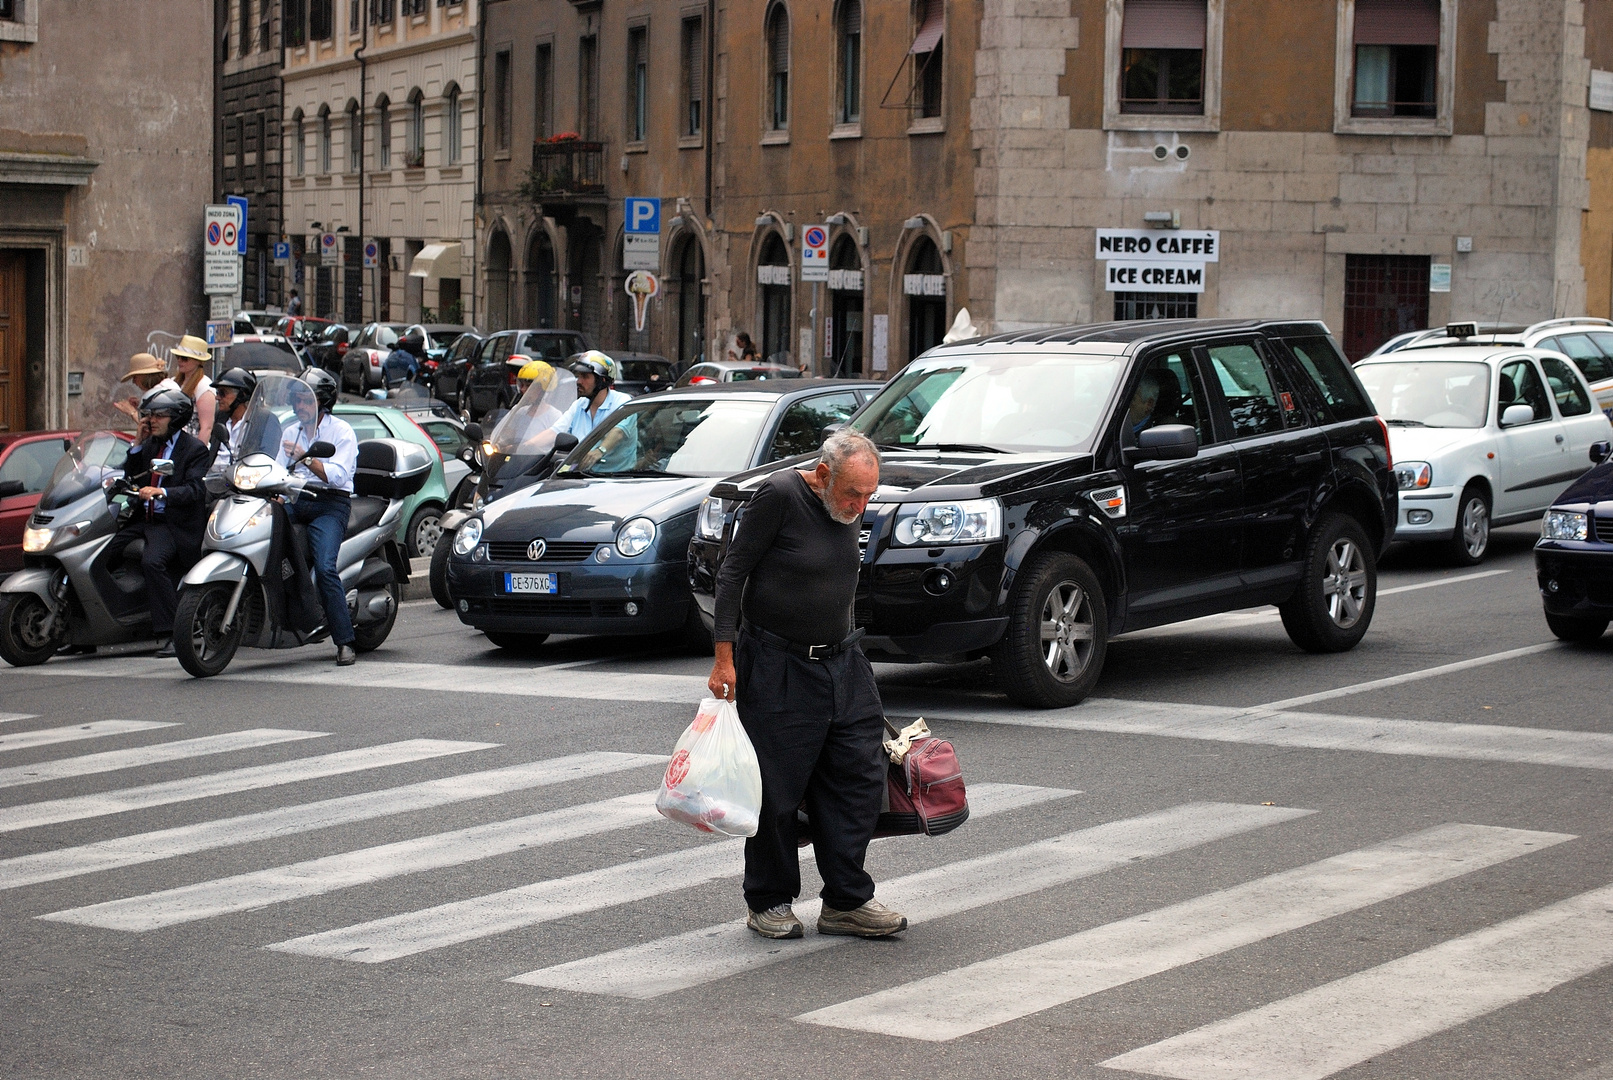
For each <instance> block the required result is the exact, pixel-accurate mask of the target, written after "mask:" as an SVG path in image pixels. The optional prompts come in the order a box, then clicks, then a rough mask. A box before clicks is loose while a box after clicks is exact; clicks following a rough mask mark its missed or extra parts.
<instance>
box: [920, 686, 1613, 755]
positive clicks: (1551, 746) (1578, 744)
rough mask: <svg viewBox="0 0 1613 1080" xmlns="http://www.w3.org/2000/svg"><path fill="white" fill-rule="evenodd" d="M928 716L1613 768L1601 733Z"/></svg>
mask: <svg viewBox="0 0 1613 1080" xmlns="http://www.w3.org/2000/svg"><path fill="white" fill-rule="evenodd" d="M925 713H926V715H927V716H929V717H930V719H931V720H932V721H935V720H941V719H951V720H960V721H969V722H973V723H981V724H1013V725H1018V726H1024V727H1042V728H1058V729H1062V730H1066V731H1101V732H1108V733H1111V734H1118V735H1153V736H1159V737H1163V738H1172V739H1203V740H1206V741H1209V742H1229V743H1247V744H1251V745H1256V746H1289V747H1301V748H1305V749H1312V750H1347V751H1352V752H1357V753H1366V754H1395V755H1409V756H1413V757H1434V758H1452V759H1456V760H1460V761H1497V762H1512V763H1515V764H1523V765H1554V766H1563V767H1568V768H1579V769H1613V735H1609V734H1604V733H1602V732H1597V731H1562V730H1559V729H1553V728H1525V727H1509V726H1504V725H1500V724H1458V723H1444V722H1436V721H1431V720H1389V719H1384V718H1381V717H1373V716H1342V715H1329V714H1327V713H1303V712H1268V713H1261V712H1255V711H1252V710H1249V709H1236V708H1229V707H1226V706H1221V705H1186V704H1175V703H1172V702H1164V701H1126V700H1122V699H1118V698H1088V699H1087V700H1086V701H1084V702H1082V703H1081V704H1080V705H1078V706H1076V707H1075V708H1072V709H1048V710H1041V709H1023V710H1018V709H1007V708H1003V709H998V710H995V711H990V712H987V711H984V710H982V711H980V712H977V713H973V714H971V715H964V714H962V713H957V712H952V711H950V710H947V709H945V708H941V709H935V710H929V709H926V710H925Z"/></svg>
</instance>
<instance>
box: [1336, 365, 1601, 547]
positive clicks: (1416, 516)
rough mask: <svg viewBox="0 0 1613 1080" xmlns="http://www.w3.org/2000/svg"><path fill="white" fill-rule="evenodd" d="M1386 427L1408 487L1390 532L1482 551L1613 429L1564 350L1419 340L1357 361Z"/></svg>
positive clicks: (1530, 512)
mask: <svg viewBox="0 0 1613 1080" xmlns="http://www.w3.org/2000/svg"><path fill="white" fill-rule="evenodd" d="M1355 373H1356V375H1357V376H1359V377H1360V379H1361V383H1362V385H1363V386H1365V387H1366V389H1367V393H1368V394H1370V395H1371V397H1372V401H1373V403H1374V404H1375V405H1376V406H1377V407H1378V415H1379V416H1380V417H1382V419H1383V421H1384V423H1385V424H1386V425H1388V427H1389V449H1390V452H1391V454H1392V455H1393V457H1394V474H1395V480H1396V482H1397V483H1398V484H1399V487H1400V510H1399V514H1400V519H1399V521H1398V522H1397V523H1396V526H1395V531H1394V538H1395V539H1396V540H1411V541H1418V542H1440V543H1444V544H1446V545H1447V549H1448V551H1449V552H1450V555H1451V557H1452V559H1453V560H1455V561H1456V562H1457V563H1459V564H1472V563H1476V562H1479V561H1480V560H1481V559H1483V558H1484V555H1485V552H1486V551H1488V550H1489V546H1490V528H1491V526H1492V525H1511V524H1514V523H1516V522H1520V521H1528V520H1530V519H1531V518H1538V517H1539V516H1540V515H1541V514H1542V513H1543V512H1544V511H1545V510H1546V508H1547V507H1548V506H1550V505H1551V503H1552V500H1553V499H1555V498H1556V497H1557V495H1558V494H1560V493H1561V492H1562V491H1563V489H1564V488H1566V487H1567V486H1568V485H1569V484H1570V483H1571V482H1573V480H1574V479H1575V478H1577V477H1578V476H1579V475H1580V474H1581V473H1583V472H1584V471H1585V469H1586V467H1587V466H1586V462H1587V460H1588V455H1589V453H1590V447H1591V444H1592V443H1594V442H1598V441H1600V440H1604V439H1608V438H1609V437H1610V436H1613V424H1609V422H1608V418H1607V416H1606V415H1604V414H1603V413H1602V412H1600V411H1598V410H1597V409H1596V407H1595V405H1594V404H1593V401H1594V399H1593V398H1592V396H1591V391H1590V388H1589V387H1588V386H1587V385H1586V382H1585V379H1584V378H1583V377H1582V376H1581V375H1580V373H1579V371H1578V370H1576V369H1575V367H1574V365H1572V364H1570V363H1569V362H1568V360H1567V358H1566V357H1564V356H1562V355H1561V354H1559V353H1554V352H1548V351H1546V350H1544V349H1525V348H1521V347H1518V346H1506V345H1501V346H1497V345H1464V344H1458V343H1449V344H1425V343H1422V342H1419V343H1416V344H1414V345H1411V346H1408V347H1406V348H1402V349H1399V350H1397V351H1396V352H1393V353H1388V354H1386V355H1384V356H1381V357H1372V358H1369V359H1366V360H1363V361H1361V362H1360V363H1359V364H1357V365H1356V366H1355Z"/></svg>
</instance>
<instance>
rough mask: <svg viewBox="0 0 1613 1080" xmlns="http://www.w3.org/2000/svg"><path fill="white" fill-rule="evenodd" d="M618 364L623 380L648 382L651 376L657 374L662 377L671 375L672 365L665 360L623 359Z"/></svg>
mask: <svg viewBox="0 0 1613 1080" xmlns="http://www.w3.org/2000/svg"><path fill="white" fill-rule="evenodd" d="M620 364H621V369H622V379H623V381H624V382H649V381H650V379H651V378H652V377H653V376H657V375H659V376H660V377H661V378H663V379H669V378H671V377H672V365H671V363H669V362H667V361H663V360H623V361H620Z"/></svg>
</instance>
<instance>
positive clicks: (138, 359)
mask: <svg viewBox="0 0 1613 1080" xmlns="http://www.w3.org/2000/svg"><path fill="white" fill-rule="evenodd" d="M123 383H132V384H134V386H135V387H136V388H138V390H139V391H140V392H139V393H137V394H134V395H133V396H131V397H127V398H118V399H117V400H115V401H113V402H112V404H113V406H114V407H116V408H117V409H118V411H120V412H123V413H127V414H128V415H129V418H130V419H131V420H133V419H138V418H139V414H140V399H141V398H142V397H144V396H145V395H146V394H147V393H149V392H150V391H152V390H155V389H156V388H157V387H159V386H162V388H163V389H164V390H178V389H179V384H178V383H176V382H174V380H172V379H170V378H169V377H168V369H167V368H165V367H163V366H162V361H161V360H158V359H157V358H156V357H155V356H152V355H151V354H150V353H148V352H142V353H135V354H134V355H133V356H131V357H129V370H128V371H126V372H124V373H123V378H122V380H120V382H119V384H118V385H120V386H121V385H122V384H123ZM164 384H167V385H164Z"/></svg>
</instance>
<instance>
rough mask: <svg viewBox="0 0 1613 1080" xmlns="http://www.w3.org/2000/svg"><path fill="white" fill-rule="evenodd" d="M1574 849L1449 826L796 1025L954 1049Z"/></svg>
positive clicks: (1552, 839)
mask: <svg viewBox="0 0 1613 1080" xmlns="http://www.w3.org/2000/svg"><path fill="white" fill-rule="evenodd" d="M1571 839H1573V837H1571V836H1568V835H1566V834H1563V833H1544V832H1529V831H1525V830H1521V829H1502V828H1495V827H1491V826H1485V825H1454V824H1453V825H1440V826H1436V827H1434V828H1432V829H1427V830H1425V831H1423V832H1419V833H1413V834H1412V835H1410V836H1405V837H1401V838H1399V839H1397V840H1391V841H1388V842H1387V843H1384V844H1379V845H1376V846H1374V847H1370V848H1364V849H1361V850H1359V851H1352V852H1349V853H1347V854H1344V855H1337V856H1334V857H1333V858H1330V859H1323V860H1321V861H1320V862H1315V863H1311V864H1309V865H1307V866H1301V867H1297V868H1295V869H1293V870H1288V871H1284V872H1283V873H1279V874H1273V875H1271V876H1270V877H1264V878H1260V879H1257V880H1255V881H1250V882H1246V883H1245V884H1243V885H1238V886H1235V887H1233V888H1230V889H1224V890H1221V891H1219V892H1214V893H1210V894H1208V895H1205V896H1200V897H1197V898H1195V899H1192V900H1187V901H1184V902H1182V903H1180V904H1174V905H1171V906H1170V907H1166V908H1161V909H1159V910H1156V911H1149V912H1145V913H1143V914H1141V915H1136V916H1133V917H1132V918H1129V919H1122V920H1120V921H1119V922H1113V923H1109V924H1107V925H1104V926H1098V927H1094V928H1093V929H1091V930H1086V931H1083V932H1081V933H1079V934H1073V935H1071V936H1069V937H1065V938H1059V939H1057V940H1055V941H1049V942H1044V943H1043V944H1040V945H1033V946H1031V947H1030V948H1026V949H1019V950H1016V951H1014V952H1010V953H1006V954H1004V955H1002V956H997V957H993V958H992V959H989V960H982V961H980V962H979V963H976V964H970V965H967V966H965V967H961V968H957V969H954V970H952V971H947V972H943V973H941V974H939V975H933V976H930V977H929V978H925V979H919V980H917V981H914V982H910V983H907V984H906V985H904V986H899V987H895V988H893V989H890V990H882V991H879V992H877V993H873V994H868V995H865V996H863V997H859V998H854V999H852V1000H850V1001H843V1002H840V1003H839V1004H836V1005H831V1006H829V1007H827V1008H824V1009H818V1010H816V1011H814V1012H809V1013H806V1014H804V1015H802V1016H798V1017H796V1019H797V1020H802V1021H805V1022H806V1023H811V1024H820V1025H823V1026H826V1027H838V1028H849V1029H852V1030H856V1031H870V1032H877V1033H882V1034H886V1035H897V1036H902V1037H905V1038H910V1039H925V1040H929V1041H933V1042H945V1041H947V1040H949V1039H956V1038H958V1037H959V1036H962V1035H967V1034H969V1033H971V1032H975V1031H981V1030H983V1029H985V1028H989V1027H994V1026H996V1025H998V1024H1004V1023H1007V1022H1008V1021H1010V1020H1017V1019H1019V1018H1021V1017H1025V1016H1030V1015H1031V1014H1033V1013H1038V1012H1041V1011H1042V1010H1044V1009H1051V1008H1053V1007H1054V1006H1057V1005H1063V1004H1065V1003H1066V1002H1070V1001H1074V1000H1076V999H1077V998H1081V997H1085V996H1087V995H1089V994H1095V993H1098V992H1099V991H1102V990H1108V989H1111V988H1113V987H1116V986H1121V985H1123V984H1125V983H1129V982H1132V981H1134V980H1137V979H1142V978H1145V977H1147V976H1149V975H1155V974H1158V973H1159V972H1162V971H1166V970H1169V969H1171V968H1175V967H1180V966H1182V965H1184V964H1191V963H1194V962H1195V961H1198V960H1202V959H1204V958H1205V957H1207V956H1214V955H1216V954H1218V953H1223V952H1227V951H1229V950H1232V949H1237V948H1241V947H1243V946H1245V945H1249V944H1252V943H1254V942H1257V941H1261V940H1264V939H1266V938H1270V937H1275V936H1276V935H1278V934H1284V933H1288V932H1289V931H1291V930H1296V929H1298V928H1299V927H1302V926H1307V925H1310V924H1311V923H1315V922H1320V921H1322V920H1323V919H1330V918H1332V917H1334V916H1336V915H1342V914H1344V913H1345V912H1348V911H1354V910H1356V909H1358V908H1363V907H1367V906H1369V905H1372V904H1376V903H1380V902H1381V901H1384V900H1387V899H1390V898H1391V897H1394V896H1399V895H1401V894H1403V893H1407V892H1411V891H1413V890H1415V889H1420V888H1424V887H1426V886H1428V885H1433V884H1435V883H1437V882H1441V881H1446V880H1449V879H1451V878H1455V877H1460V876H1462V875H1463V874H1470V873H1472V872H1473V871H1475V870H1479V869H1482V868H1483V867H1486V866H1493V865H1495V864H1496V863H1500V862H1505V861H1506V860H1508V859H1512V858H1516V857H1517V856H1519V855H1525V854H1528V853H1529V852H1531V851H1539V850H1541V849H1543V848H1546V847H1549V846H1551V845H1553V844H1559V843H1562V842H1563V841H1565V840H1571Z"/></svg>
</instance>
